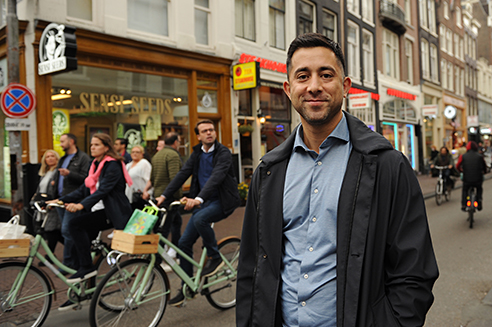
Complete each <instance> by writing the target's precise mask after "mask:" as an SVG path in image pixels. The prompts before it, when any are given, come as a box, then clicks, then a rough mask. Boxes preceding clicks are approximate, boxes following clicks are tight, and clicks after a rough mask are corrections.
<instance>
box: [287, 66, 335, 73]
mask: <svg viewBox="0 0 492 327" xmlns="http://www.w3.org/2000/svg"><path fill="white" fill-rule="evenodd" d="M325 70H329V71H330V72H332V73H336V72H337V71H336V69H335V68H334V67H333V66H322V67H320V68H319V69H318V72H322V71H325ZM308 71H310V69H309V68H307V67H299V68H297V69H296V70H295V71H294V75H296V74H298V73H301V72H308Z"/></svg>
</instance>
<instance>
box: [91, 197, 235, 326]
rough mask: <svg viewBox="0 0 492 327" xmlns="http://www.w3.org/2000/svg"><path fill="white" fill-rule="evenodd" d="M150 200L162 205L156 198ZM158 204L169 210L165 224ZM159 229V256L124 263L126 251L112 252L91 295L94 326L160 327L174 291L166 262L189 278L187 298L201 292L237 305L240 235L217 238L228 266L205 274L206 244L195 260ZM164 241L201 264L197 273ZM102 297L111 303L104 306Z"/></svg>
mask: <svg viewBox="0 0 492 327" xmlns="http://www.w3.org/2000/svg"><path fill="white" fill-rule="evenodd" d="M151 204H152V206H153V207H155V208H157V206H155V204H153V203H152V202H151ZM177 205H180V202H179V201H175V202H173V203H171V205H170V209H171V207H174V206H177ZM157 209H158V210H159V211H161V212H163V213H164V214H163V218H162V221H161V223H160V226H163V224H164V222H165V219H166V216H167V211H166V209H163V208H162V209H159V208H157ZM212 226H213V224H212ZM158 234H159V240H160V241H159V246H158V253H157V255H156V254H150V255H148V257H147V258H145V259H143V258H140V259H130V260H127V261H125V262H121V260H122V257H124V256H126V255H127V254H126V253H122V252H119V251H112V252H111V253H110V254H109V255H108V259H111V261H112V262H114V263H115V266H114V268H113V269H111V271H110V272H109V273H108V274H106V276H105V277H104V279H103V280H102V281H101V283H100V284H99V285H98V286H97V289H96V291H95V293H94V297H93V298H92V301H91V307H90V313H89V315H90V322H91V326H92V327H102V326H150V327H153V326H157V325H158V324H159V322H160V320H161V319H162V316H163V315H164V311H165V310H166V305H167V302H168V300H169V295H170V290H169V279H168V277H167V275H166V273H165V272H164V271H163V269H162V267H161V265H160V262H161V261H164V262H165V263H166V264H168V265H169V266H170V267H171V269H172V270H173V271H174V272H175V273H176V275H177V276H178V277H179V278H180V279H181V280H182V281H183V282H184V284H183V288H182V291H183V294H184V295H185V299H186V300H185V303H186V301H187V300H190V299H192V298H194V296H195V295H196V294H201V295H204V296H205V297H206V298H207V300H208V302H209V303H210V304H211V305H212V306H213V307H215V308H217V309H222V310H225V309H229V308H232V307H234V306H235V305H236V278H237V264H238V259H239V246H240V239H239V238H238V237H234V236H230V237H226V238H224V239H222V240H221V241H219V242H218V243H217V244H218V248H219V252H220V255H221V257H222V259H223V260H224V263H225V265H224V267H223V268H222V269H221V270H219V271H218V272H217V273H216V274H215V275H213V276H209V277H200V275H201V272H202V270H203V267H204V266H205V262H206V258H207V253H206V252H207V250H206V248H203V252H202V254H201V256H200V260H199V261H198V262H196V261H195V260H193V258H191V257H189V256H188V255H186V254H185V253H184V252H183V251H181V250H180V249H179V248H178V247H177V246H175V245H174V244H173V243H171V242H170V241H169V240H167V239H166V238H164V237H163V236H162V235H161V234H160V233H158ZM164 245H167V246H168V247H169V248H173V249H174V250H175V251H176V252H177V253H178V254H179V256H180V260H188V261H189V262H190V263H192V264H193V265H194V266H195V267H196V268H197V271H196V273H195V275H194V276H193V277H189V276H188V275H187V274H186V273H185V272H184V271H183V269H182V268H181V267H180V266H179V264H178V263H177V262H176V261H174V260H173V258H171V257H170V256H169V255H168V254H167V252H166V251H165V250H164ZM101 302H104V303H106V304H108V305H106V306H103V305H101ZM182 305H184V304H182ZM108 306H109V308H108Z"/></svg>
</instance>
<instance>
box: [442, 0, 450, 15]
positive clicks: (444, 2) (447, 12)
mask: <svg viewBox="0 0 492 327" xmlns="http://www.w3.org/2000/svg"><path fill="white" fill-rule="evenodd" d="M443 12H444V18H445V19H449V3H447V2H446V1H443Z"/></svg>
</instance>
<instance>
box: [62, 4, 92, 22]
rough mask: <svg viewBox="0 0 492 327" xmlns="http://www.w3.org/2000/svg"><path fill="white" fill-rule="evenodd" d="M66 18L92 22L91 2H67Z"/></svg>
mask: <svg viewBox="0 0 492 327" xmlns="http://www.w3.org/2000/svg"><path fill="white" fill-rule="evenodd" d="M67 16H69V17H73V18H79V19H83V20H88V21H92V0H67Z"/></svg>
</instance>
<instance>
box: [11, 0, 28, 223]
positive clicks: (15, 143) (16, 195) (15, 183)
mask: <svg viewBox="0 0 492 327" xmlns="http://www.w3.org/2000/svg"><path fill="white" fill-rule="evenodd" d="M7 2H8V4H7V63H8V83H9V84H10V83H19V20H18V18H17V0H8V1H7ZM21 135H22V134H21V132H20V131H9V148H10V171H11V190H12V199H11V200H12V212H13V213H14V214H19V215H21V221H22V223H23V224H25V221H24V219H23V218H24V215H23V211H24V210H23V208H24V201H23V200H24V199H23V198H24V195H23V187H22V136H21Z"/></svg>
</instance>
